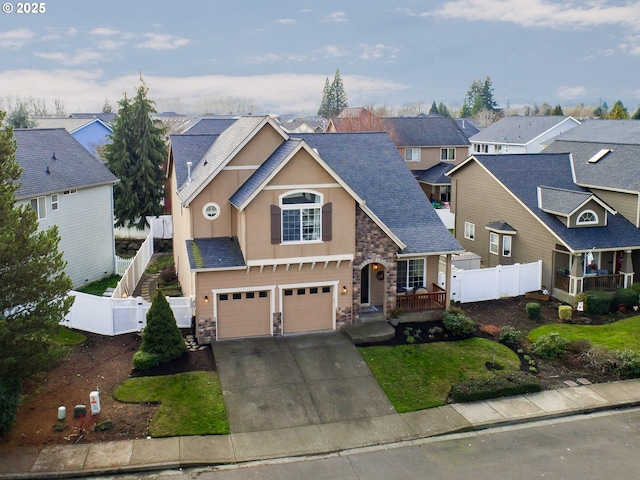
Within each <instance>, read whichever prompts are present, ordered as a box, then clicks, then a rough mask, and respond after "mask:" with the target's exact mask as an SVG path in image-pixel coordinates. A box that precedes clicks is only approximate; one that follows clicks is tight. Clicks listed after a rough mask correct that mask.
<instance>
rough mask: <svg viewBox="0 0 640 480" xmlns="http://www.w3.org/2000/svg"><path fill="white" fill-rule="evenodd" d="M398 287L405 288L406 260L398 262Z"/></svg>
mask: <svg viewBox="0 0 640 480" xmlns="http://www.w3.org/2000/svg"><path fill="white" fill-rule="evenodd" d="M397 285H398V288H407V262H406V261H399V262H398V283H397Z"/></svg>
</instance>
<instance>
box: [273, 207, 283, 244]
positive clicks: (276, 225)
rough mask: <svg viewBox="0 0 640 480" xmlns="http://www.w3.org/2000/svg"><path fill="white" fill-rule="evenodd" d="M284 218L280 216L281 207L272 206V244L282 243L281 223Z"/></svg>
mask: <svg viewBox="0 0 640 480" xmlns="http://www.w3.org/2000/svg"><path fill="white" fill-rule="evenodd" d="M281 221H282V217H281V216H280V207H278V206H277V205H271V244H272V245H274V244H277V243H280V222H281Z"/></svg>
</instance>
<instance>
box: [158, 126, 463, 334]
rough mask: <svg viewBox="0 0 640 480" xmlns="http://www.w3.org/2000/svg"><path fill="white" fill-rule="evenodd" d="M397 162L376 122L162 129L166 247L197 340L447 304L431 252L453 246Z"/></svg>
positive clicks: (309, 327) (317, 326)
mask: <svg viewBox="0 0 640 480" xmlns="http://www.w3.org/2000/svg"><path fill="white" fill-rule="evenodd" d="M399 165H402V159H401V158H400V157H399V155H398V152H397V150H396V149H395V147H394V145H393V143H392V142H391V141H390V140H389V137H388V136H387V135H386V134H385V133H350V134H332V135H319V134H288V133H286V132H285V131H284V130H283V129H282V128H281V126H280V125H279V124H278V123H277V122H276V121H275V120H274V119H272V118H270V117H267V116H265V117H258V116H245V117H241V118H239V119H237V120H236V121H235V122H234V123H233V124H232V125H230V126H229V127H228V128H227V129H225V130H224V131H223V132H222V133H220V134H219V135H175V136H172V137H171V150H170V158H169V172H168V174H169V176H170V178H171V183H172V188H171V194H172V197H173V198H172V206H173V232H174V237H173V242H174V259H175V265H176V269H177V272H178V277H179V280H180V284H181V286H182V290H183V292H184V293H185V295H187V296H192V297H194V298H195V305H196V316H195V330H196V336H197V338H198V341H200V342H209V341H212V340H217V339H223V338H233V337H248V336H258V335H277V334H283V333H294V332H303V331H314V330H332V329H338V328H340V327H342V326H344V325H347V324H351V323H353V322H356V321H358V320H359V318H360V316H361V311H363V310H362V309H364V310H369V309H372V308H371V307H372V306H375V307H376V308H377V309H379V310H381V311H382V313H383V314H384V315H385V316H387V317H388V316H389V315H390V314H391V311H392V309H394V308H396V307H398V306H401V307H403V309H404V310H405V311H416V310H427V309H433V308H439V309H444V308H446V307H447V305H448V302H449V298H448V294H447V292H446V291H444V290H441V289H440V288H438V287H437V282H438V273H439V268H440V267H439V263H440V257H441V255H444V256H445V258H446V265H447V269H450V265H451V260H450V257H451V254H454V253H459V252H461V251H462V249H461V248H460V245H459V244H458V242H457V241H456V240H455V239H454V238H453V237H452V236H451V235H450V234H449V232H448V231H447V230H446V229H445V228H444V226H443V225H442V223H441V222H440V221H439V219H438V217H437V216H436V214H435V212H434V210H433V209H431V208H427V207H428V203H427V200H426V198H425V197H424V195H423V194H422V192H421V191H420V189H419V188H418V186H417V184H416V182H415V181H414V180H413V178H412V176H411V174H410V173H409V171H408V170H407V169H406V168H398V166H399ZM447 278H448V277H447ZM414 287H415V288H416V289H417V287H426V288H422V289H420V290H418V293H415V294H414V292H413V290H414ZM399 292H409V293H399Z"/></svg>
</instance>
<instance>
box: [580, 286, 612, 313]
mask: <svg viewBox="0 0 640 480" xmlns="http://www.w3.org/2000/svg"><path fill="white" fill-rule="evenodd" d="M584 294H585V295H586V297H587V301H586V303H585V312H588V313H592V314H594V315H606V314H608V313H609V312H610V311H611V300H612V297H611V294H609V293H607V292H602V291H600V290H587V291H586V292H584Z"/></svg>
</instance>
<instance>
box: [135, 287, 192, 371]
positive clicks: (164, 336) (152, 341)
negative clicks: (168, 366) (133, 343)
mask: <svg viewBox="0 0 640 480" xmlns="http://www.w3.org/2000/svg"><path fill="white" fill-rule="evenodd" d="M140 350H141V351H143V352H146V353H154V354H157V355H158V356H159V357H160V363H164V362H170V361H171V360H175V359H176V358H179V357H180V356H182V355H183V354H184V353H185V352H186V351H187V345H186V344H185V343H184V339H183V338H182V334H181V333H180V329H179V328H178V324H177V323H176V318H175V317H174V315H173V311H172V310H171V306H170V305H169V302H168V301H167V299H166V298H165V297H164V295H163V294H162V292H161V291H158V293H156V296H155V298H154V299H153V303H152V304H151V308H149V311H148V312H147V326H146V327H145V329H144V332H143V333H142V345H141V346H140Z"/></svg>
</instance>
